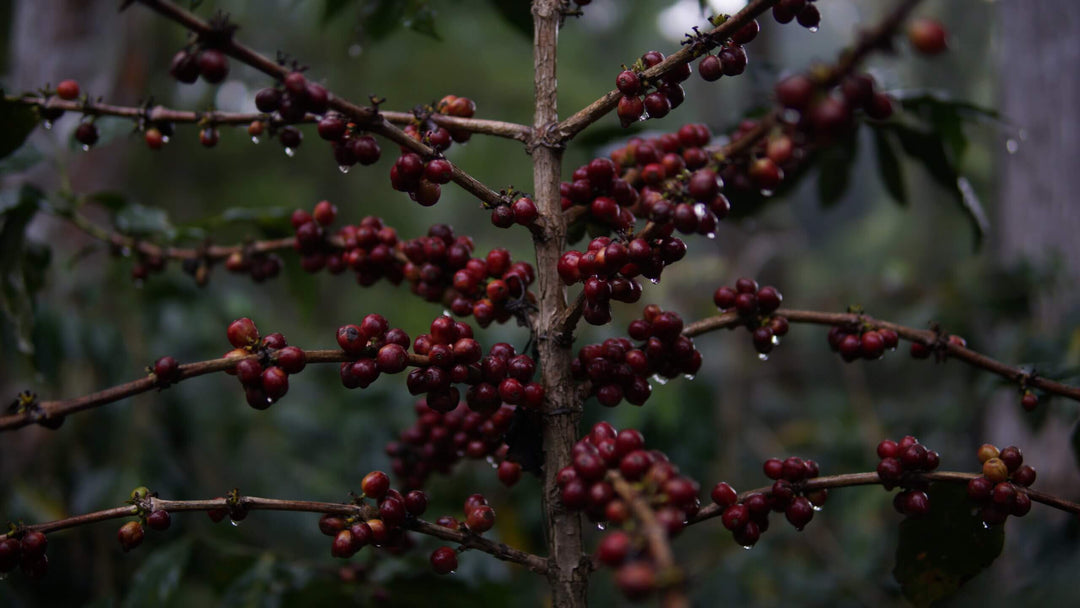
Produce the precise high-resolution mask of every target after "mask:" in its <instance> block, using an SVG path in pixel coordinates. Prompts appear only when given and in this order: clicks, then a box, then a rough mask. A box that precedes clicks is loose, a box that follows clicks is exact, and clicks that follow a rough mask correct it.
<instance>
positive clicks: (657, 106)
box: [620, 92, 671, 118]
mask: <svg viewBox="0 0 1080 608" xmlns="http://www.w3.org/2000/svg"><path fill="white" fill-rule="evenodd" d="M624 99H625V98H624ZM644 104H645V111H646V112H648V113H649V118H663V117H665V116H667V115H668V112H670V111H671V102H670V101H669V100H668V98H667V97H665V96H664V95H663V94H662V93H660V92H654V93H649V94H648V95H646V96H645V101H644ZM620 116H621V114H620Z"/></svg>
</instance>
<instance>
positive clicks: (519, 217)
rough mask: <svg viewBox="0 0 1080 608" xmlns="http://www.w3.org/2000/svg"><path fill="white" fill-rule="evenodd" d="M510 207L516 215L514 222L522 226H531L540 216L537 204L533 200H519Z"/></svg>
mask: <svg viewBox="0 0 1080 608" xmlns="http://www.w3.org/2000/svg"><path fill="white" fill-rule="evenodd" d="M510 207H511V210H512V211H513V213H514V222H516V223H518V224H520V225H522V226H529V225H531V224H532V223H533V222H535V221H536V218H537V217H538V216H539V212H538V211H537V209H536V203H534V202H533V200H532V199H531V198H519V199H517V200H516V201H514V203H513V204H512V205H511V206H510Z"/></svg>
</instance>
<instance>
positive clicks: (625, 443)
mask: <svg viewBox="0 0 1080 608" xmlns="http://www.w3.org/2000/svg"><path fill="white" fill-rule="evenodd" d="M572 458H573V461H572V464H570V465H568V466H567V467H565V468H563V469H562V470H561V471H559V474H558V485H559V488H560V496H561V499H562V502H563V504H564V505H565V506H566V507H567V508H568V509H571V510H574V511H580V510H584V511H585V513H586V514H587V515H588V517H589V519H591V520H592V521H595V522H607V523H608V524H611V525H615V526H622V527H623V529H621V530H614V531H611V532H609V533H607V534H606V535H605V536H604V537H603V538H602V539H601V540H600V544H599V545H598V547H597V550H596V558H597V560H598V561H600V563H602V564H604V565H606V566H609V567H611V568H615V569H616V572H615V580H616V584H617V585H618V586H619V588H620V590H621V591H622V592H623V593H624V594H625V595H626V596H627V597H628V598H631V599H641V598H644V597H646V596H648V595H649V594H650V593H652V592H653V591H654V590H655V585H656V583H657V580H656V579H657V578H658V577H657V576H656V574H657V572H656V569H657V565H656V563H655V560H654V556H652V555H651V554H650V552H649V549H648V546H647V544H646V543H644V542H643V537H641V535H640V532H639V531H640V528H637V527H635V526H633V525H629V524H630V523H631V522H630V519H631V511H630V507H629V505H628V504H627V502H626V500H625V499H624V498H623V497H620V496H619V495H618V494H616V492H615V488H614V486H613V485H612V483H611V481H609V480H608V479H607V476H608V472H609V471H612V472H615V473H618V475H619V476H621V477H622V478H623V479H624V480H626V481H627V482H628V483H629V484H630V486H631V488H632V489H633V491H634V492H636V493H638V494H640V496H641V498H642V499H644V500H645V501H646V502H647V503H648V504H649V505H650V507H651V508H652V509H653V510H654V513H655V516H656V521H657V522H658V523H659V524H660V526H661V527H662V529H663V531H664V532H665V533H666V534H667V535H668V536H671V537H673V536H676V535H677V534H679V532H681V531H682V530H683V528H684V527H685V526H686V520H687V518H688V517H692V516H693V515H694V514H696V513H697V512H698V509H699V507H700V501H699V499H698V491H699V487H698V483H697V482H696V481H694V480H693V479H691V478H689V477H686V476H685V475H681V474H680V473H679V469H678V467H676V466H675V465H674V464H672V463H671V462H670V461H668V459H667V456H665V455H664V454H663V453H662V452H659V451H657V450H646V449H645V438H644V436H643V435H642V434H641V432H640V431H637V430H636V429H623V430H621V431H616V429H615V428H614V427H613V426H612V425H611V424H609V423H607V422H599V423H597V424H596V425H594V426H593V427H592V429H591V431H590V433H589V434H588V435H586V436H585V437H584V438H583V439H581V440H580V441H578V442H577V443H576V444H574V448H573V452H572Z"/></svg>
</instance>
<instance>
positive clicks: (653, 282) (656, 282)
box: [649, 278, 660, 285]
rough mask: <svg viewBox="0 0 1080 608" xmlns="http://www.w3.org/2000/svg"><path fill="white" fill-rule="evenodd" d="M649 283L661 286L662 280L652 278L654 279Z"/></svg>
mask: <svg viewBox="0 0 1080 608" xmlns="http://www.w3.org/2000/svg"><path fill="white" fill-rule="evenodd" d="M649 282H650V283H652V284H653V285H659V284H660V279H657V278H652V279H649Z"/></svg>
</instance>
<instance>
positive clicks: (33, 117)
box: [0, 91, 38, 158]
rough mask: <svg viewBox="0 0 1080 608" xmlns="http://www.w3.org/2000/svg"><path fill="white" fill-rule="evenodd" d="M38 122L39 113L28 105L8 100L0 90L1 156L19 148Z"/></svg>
mask: <svg viewBox="0 0 1080 608" xmlns="http://www.w3.org/2000/svg"><path fill="white" fill-rule="evenodd" d="M37 124H38V115H37V112H35V111H34V109H33V108H31V107H30V106H28V105H25V104H21V103H15V102H12V101H8V100H7V99H5V98H4V97H3V91H0V158H4V157H6V156H7V155H8V154H11V153H12V152H14V151H15V150H18V149H19V147H20V146H22V144H23V142H24V141H26V138H27V136H29V135H30V133H31V132H33V130H34V128H35V127H37Z"/></svg>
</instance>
